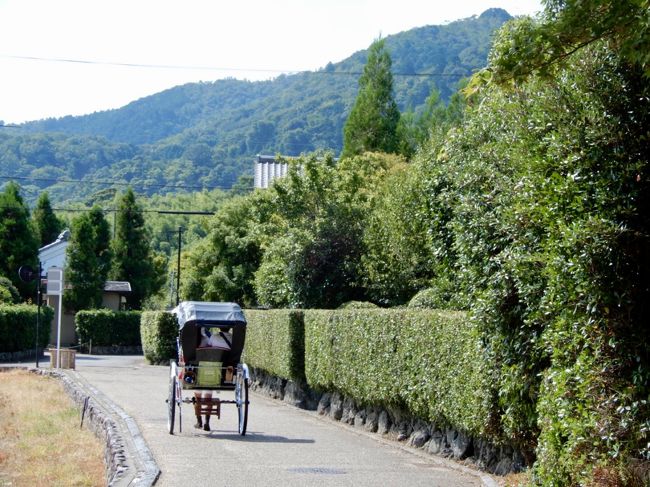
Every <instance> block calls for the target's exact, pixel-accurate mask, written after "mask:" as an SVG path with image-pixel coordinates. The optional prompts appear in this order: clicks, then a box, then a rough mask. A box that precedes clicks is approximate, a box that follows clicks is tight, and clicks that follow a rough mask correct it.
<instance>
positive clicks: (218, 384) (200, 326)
mask: <svg viewBox="0 0 650 487" xmlns="http://www.w3.org/2000/svg"><path fill="white" fill-rule="evenodd" d="M172 313H173V314H174V315H175V316H176V318H177V320H178V330H179V331H178V338H177V339H176V348H177V352H178V361H174V360H172V361H171V363H170V371H169V396H168V398H167V413H168V414H167V427H168V430H169V434H170V435H173V434H174V422H175V419H176V411H177V410H178V431H179V432H182V431H183V430H182V427H183V426H182V419H181V418H182V416H181V406H182V405H183V404H192V405H193V406H194V412H195V415H196V416H197V425H195V427H201V426H202V424H201V423H202V421H201V418H202V417H205V421H206V425H207V427H206V425H204V426H203V428H204V429H205V430H207V431H209V430H210V427H209V421H210V417H212V416H216V417H217V419H220V417H221V406H222V405H223V404H235V405H236V406H237V411H238V419H239V424H238V430H239V434H240V435H242V436H243V435H245V434H246V424H247V422H248V387H249V383H250V375H249V372H248V366H247V365H246V364H244V363H241V362H240V360H241V355H242V351H243V349H244V341H245V338H246V318H245V317H244V313H243V312H242V310H241V308H240V307H239V305H237V304H235V303H217V302H200V301H183V302H181V303H179V304H178V306H176V308H174V309H173V310H172ZM221 391H234V400H232V399H222V398H219V397H213V393H219V392H221ZM190 395H191V397H189V396H190Z"/></svg>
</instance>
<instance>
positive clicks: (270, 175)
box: [254, 154, 289, 189]
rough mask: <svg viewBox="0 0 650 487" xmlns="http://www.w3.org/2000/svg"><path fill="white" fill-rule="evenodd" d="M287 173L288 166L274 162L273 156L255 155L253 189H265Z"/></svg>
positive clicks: (284, 163)
mask: <svg viewBox="0 0 650 487" xmlns="http://www.w3.org/2000/svg"><path fill="white" fill-rule="evenodd" d="M288 171H289V164H287V163H286V162H276V160H275V158H274V157H273V156H263V155H259V154H258V155H257V160H256V161H255V179H254V183H255V188H262V189H266V188H268V187H269V186H271V183H272V182H273V180H274V179H277V178H283V177H284V176H286V175H287V172H288Z"/></svg>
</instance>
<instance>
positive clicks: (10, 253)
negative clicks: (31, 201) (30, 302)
mask: <svg viewBox="0 0 650 487" xmlns="http://www.w3.org/2000/svg"><path fill="white" fill-rule="evenodd" d="M23 265H29V266H32V267H33V268H34V269H36V268H37V266H38V240H37V238H36V235H35V232H34V228H33V226H32V224H31V221H30V217H29V208H27V205H25V203H24V201H23V199H22V197H21V196H20V187H19V186H18V185H17V184H16V183H14V182H13V181H11V182H9V184H7V186H6V187H5V190H4V191H3V192H2V193H0V275H3V276H5V277H7V278H9V279H10V280H11V282H12V283H13V284H14V285H15V286H16V288H17V289H18V290H19V291H20V295H21V296H22V297H23V298H24V299H27V298H30V297H31V298H33V297H34V291H35V289H36V288H35V284H34V283H24V282H22V281H21V280H20V278H19V277H18V269H19V268H20V267H21V266H23Z"/></svg>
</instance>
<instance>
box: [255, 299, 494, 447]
mask: <svg viewBox="0 0 650 487" xmlns="http://www.w3.org/2000/svg"><path fill="white" fill-rule="evenodd" d="M246 318H247V321H248V330H247V337H246V347H245V351H244V354H245V361H246V362H247V363H248V365H251V366H253V367H256V368H260V369H263V370H265V371H266V372H268V373H270V374H273V375H275V376H278V377H282V378H285V379H292V380H299V381H301V380H306V382H307V384H308V385H309V386H310V387H311V388H313V389H316V390H321V391H331V392H333V391H338V392H340V393H342V394H344V395H345V396H347V397H350V398H352V399H353V400H355V401H356V402H357V403H358V404H360V405H376V406H385V407H389V408H390V407H394V408H400V409H406V410H408V411H410V412H411V413H412V414H413V415H415V416H417V417H419V418H422V419H424V420H427V421H430V422H434V423H436V424H438V425H440V426H443V427H444V426H453V427H454V428H457V429H462V430H464V431H466V432H467V433H469V434H473V435H477V436H482V437H489V436H491V437H495V436H497V433H496V431H492V430H491V427H490V425H491V424H493V423H492V421H491V418H492V417H493V415H494V411H493V409H492V408H493V407H494V406H493V404H494V401H493V398H494V397H495V394H496V391H495V389H494V380H493V373H494V368H493V367H492V366H491V365H490V364H489V363H488V362H487V361H486V359H485V355H484V351H483V349H482V346H481V341H480V338H479V335H478V333H477V330H476V327H475V326H474V325H473V324H472V323H471V322H470V321H469V320H468V319H467V316H466V314H465V313H461V312H444V311H436V310H420V309H363V310H360V309H356V310H355V309H345V310H305V311H296V310H272V311H252V310H247V311H246ZM303 334H304V335H303ZM301 365H302V367H301Z"/></svg>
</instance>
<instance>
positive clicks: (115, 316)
mask: <svg viewBox="0 0 650 487" xmlns="http://www.w3.org/2000/svg"><path fill="white" fill-rule="evenodd" d="M140 314H141V313H140V312H139V311H112V310H108V309H95V310H84V311H79V312H78V313H77V314H76V315H75V323H76V326H77V337H78V339H79V343H82V344H87V343H89V342H90V341H91V340H92V344H93V346H113V345H117V346H137V345H141V341H140Z"/></svg>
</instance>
